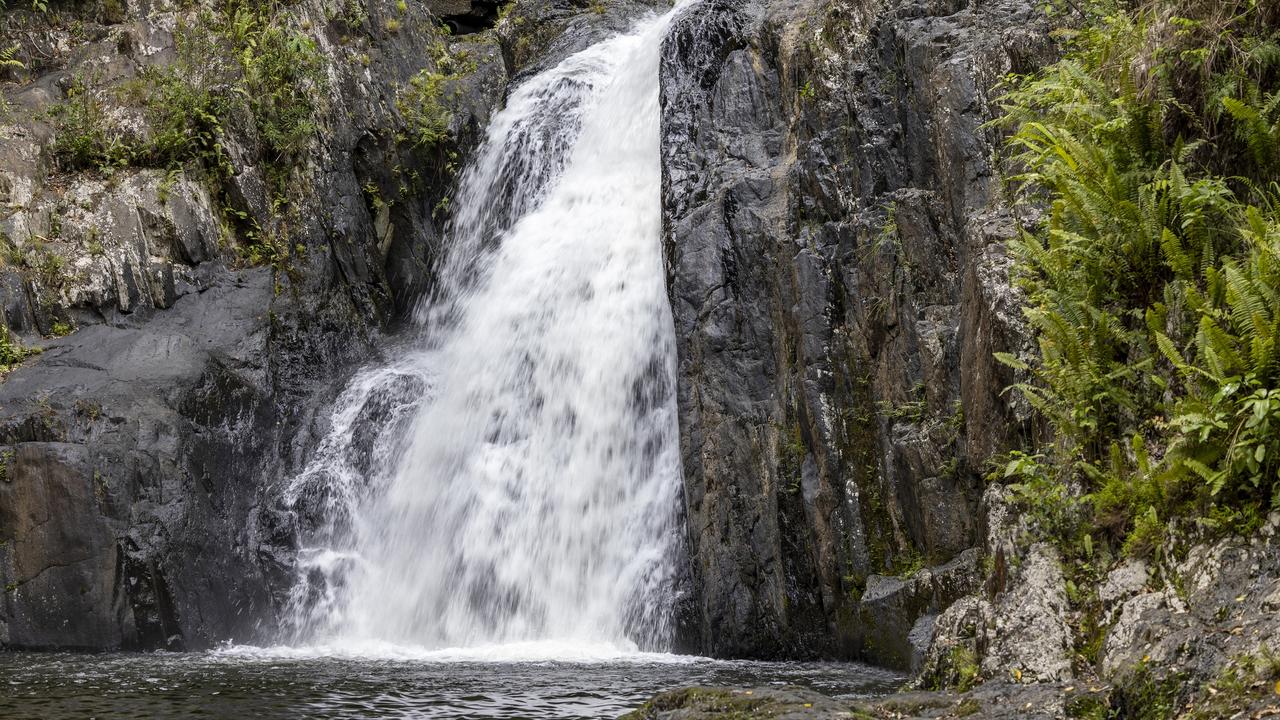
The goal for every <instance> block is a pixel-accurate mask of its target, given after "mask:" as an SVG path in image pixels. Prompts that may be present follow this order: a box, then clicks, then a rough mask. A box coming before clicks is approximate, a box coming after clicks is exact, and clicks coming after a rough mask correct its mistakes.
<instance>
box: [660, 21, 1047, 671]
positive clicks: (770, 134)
mask: <svg viewBox="0 0 1280 720" xmlns="http://www.w3.org/2000/svg"><path fill="white" fill-rule="evenodd" d="M1040 18H1041V15H1040V14H1039V13H1038V12H1037V11H1036V9H1035V8H1034V6H1033V4H1032V3H1029V2H1024V1H1021V0H971V1H969V2H966V1H965V0H952V1H950V2H910V1H894V0H889V1H886V2H874V1H872V0H843V1H839V2H834V3H816V2H806V1H805V0H798V1H797V2H788V3H760V2H746V3H743V2H729V1H728V0H706V1H705V2H703V3H701V4H700V5H698V6H697V7H696V8H695V9H694V10H692V11H690V12H688V13H685V15H684V16H683V18H682V19H680V20H679V21H678V22H677V24H676V26H675V27H674V28H673V30H672V33H671V35H670V36H669V37H668V39H667V42H666V45H665V47H664V58H663V63H662V70H661V73H662V88H663V90H662V102H663V134H662V143H663V147H662V150H663V172H664V187H663V202H664V214H665V217H664V221H665V233H666V240H665V242H666V256H667V263H668V284H669V292H670V296H671V302H672V306H673V310H674V316H675V322H676V334H677V338H678V342H679V348H678V353H679V407H680V420H681V434H682V448H683V457H684V466H685V475H686V480H685V482H686V506H687V520H688V529H689V556H690V579H689V588H690V594H689V598H688V603H687V604H686V610H687V613H686V617H685V618H684V622H685V624H686V627H687V628H688V630H689V633H688V635H689V642H690V644H691V645H693V646H696V647H697V648H698V649H700V650H701V651H703V652H710V653H715V654H726V655H744V656H762V657H770V656H797V655H799V656H811V655H840V656H848V655H862V656H864V657H868V658H870V659H873V660H881V661H883V662H888V663H891V664H898V665H904V664H907V662H908V661H907V660H906V658H909V657H912V656H913V655H914V656H916V657H917V658H918V655H919V653H918V652H915V653H912V652H911V651H910V649H909V648H907V647H906V644H907V642H908V639H907V638H905V637H904V638H900V639H899V640H896V641H894V640H892V639H885V638H883V637H878V636H877V637H875V638H873V637H872V636H871V634H869V629H870V628H873V627H875V626H878V625H885V624H896V626H899V627H902V628H904V629H909V628H912V627H914V626H915V625H916V624H917V620H918V619H919V616H921V615H927V614H928V613H931V612H936V611H937V610H938V609H940V607H939V606H940V605H943V604H945V603H947V602H950V600H952V599H954V598H955V597H958V596H959V595H961V594H963V593H964V592H966V591H967V590H968V589H969V588H968V587H961V585H964V583H959V584H958V585H956V586H955V587H951V584H947V587H950V588H951V589H950V590H949V591H948V592H946V593H943V595H945V597H933V596H932V595H930V596H928V598H929V599H928V600H925V601H922V600H920V599H913V600H910V601H897V600H893V601H890V600H887V599H886V597H885V596H884V595H885V592H887V591H886V590H885V588H889V587H893V588H901V590H895V592H897V591H900V592H911V590H910V589H911V588H930V590H929V592H933V590H932V589H931V588H933V587H934V584H933V583H929V582H920V581H919V580H918V579H917V581H913V582H904V583H897V584H889V585H886V584H885V583H884V582H883V578H873V576H882V575H897V574H907V571H909V570H914V569H915V568H917V567H919V566H921V565H923V564H940V563H944V562H946V561H948V560H951V559H952V558H954V557H956V556H957V555H959V554H960V553H961V552H962V551H964V550H965V549H966V548H969V547H972V546H975V545H977V544H978V530H979V528H977V527H976V518H977V516H978V513H977V506H978V501H979V495H980V488H981V483H980V481H979V473H980V472H981V471H982V469H983V466H984V463H985V462H986V461H987V459H988V457H989V456H990V455H991V453H993V452H994V451H996V450H998V449H1000V448H1001V447H1002V446H1004V445H1005V444H1007V443H1008V442H1009V441H1010V440H1011V439H1012V438H1014V437H1016V435H1017V433H1019V432H1020V428H1021V427H1022V426H1023V424H1024V421H1025V412H1024V411H1023V409H1021V408H1019V407H1016V406H1014V405H1012V404H1011V402H1012V400H1011V399H1010V398H1008V397H1006V396H1002V395H1001V390H1002V389H1003V388H1004V387H1005V386H1007V385H1008V384H1010V383H1011V382H1012V381H1013V378H1012V377H1010V376H1009V375H1008V374H1007V373H1006V371H1005V370H1004V369H1003V368H1001V367H1000V366H999V365H997V364H996V362H995V361H994V359H993V358H992V353H993V352H995V351H998V350H1017V349H1018V348H1019V347H1020V346H1021V344H1022V343H1023V342H1025V340H1024V339H1023V334H1022V330H1021V327H1020V324H1019V322H1020V316H1019V310H1018V297H1017V295H1016V292H1015V291H1014V290H1013V289H1012V288H1011V287H1010V285H1009V281H1008V277H1007V271H1006V267H1007V263H1006V260H1005V258H1004V255H1003V242H1004V240H1005V239H1007V238H1008V237H1010V236H1011V235H1012V233H1014V232H1015V224H1014V222H1013V220H1012V218H1011V216H1010V213H1009V211H1008V209H1007V208H1006V207H1005V206H1004V205H1003V203H1002V200H1001V195H1000V184H999V180H998V179H997V177H996V176H995V173H994V172H993V168H992V166H991V163H992V158H993V157H994V152H995V144H996V143H998V142H999V138H998V137H996V136H995V133H994V131H991V130H988V129H985V128H984V127H983V124H984V123H985V122H986V121H988V120H990V119H991V118H992V117H993V115H994V113H995V109H994V108H993V107H992V102H993V97H992V88H993V87H994V86H995V85H996V84H997V82H998V81H999V79H1000V78H1001V77H1002V76H1003V75H1004V74H1005V73H1007V72H1010V71H1014V70H1021V71H1025V70H1027V69H1029V68H1030V67H1034V65H1035V64H1037V63H1038V62H1039V61H1040V59H1041V58H1043V57H1045V56H1046V55H1048V53H1049V52H1050V50H1051V49H1050V48H1048V47H1047V41H1046V40H1045V39H1044V38H1045V34H1044V31H1043V28H1041V27H1040V26H1039V23H1040V22H1041V19H1040ZM960 576H963V577H970V578H976V577H977V573H976V572H966V573H961V575H960ZM869 579H872V580H874V582H873V584H874V585H876V591H875V593H873V595H874V601H871V600H868V601H867V602H863V593H864V592H867V591H868V590H869V589H870V588H869V587H868V580H869ZM882 608H898V610H893V612H896V613H898V614H901V613H902V612H909V614H910V616H908V617H893V618H887V617H881V616H877V613H879V612H881V609H882ZM902 608H909V611H908V610H902ZM890 621H891V622H890ZM916 634H920V633H919V632H917V633H916Z"/></svg>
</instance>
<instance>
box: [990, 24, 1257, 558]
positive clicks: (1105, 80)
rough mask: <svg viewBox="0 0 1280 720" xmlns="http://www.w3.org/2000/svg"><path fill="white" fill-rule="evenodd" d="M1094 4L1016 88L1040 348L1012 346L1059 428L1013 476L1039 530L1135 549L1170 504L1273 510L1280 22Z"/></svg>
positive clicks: (1011, 114) (1230, 516)
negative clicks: (1070, 36) (1050, 61)
mask: <svg viewBox="0 0 1280 720" xmlns="http://www.w3.org/2000/svg"><path fill="white" fill-rule="evenodd" d="M1090 7H1091V8H1092V9H1093V10H1094V14H1093V15H1092V16H1091V17H1089V18H1088V19H1087V20H1086V23H1085V26H1084V28H1083V29H1082V30H1079V31H1078V33H1077V34H1076V35H1075V37H1074V40H1073V42H1072V45H1071V48H1072V49H1071V51H1070V52H1069V53H1068V54H1067V56H1066V57H1065V58H1064V59H1063V60H1062V61H1060V62H1058V63H1056V64H1054V65H1053V66H1051V67H1049V68H1047V69H1046V70H1044V71H1043V72H1041V73H1040V74H1038V75H1035V76H1033V77H1025V78H1012V79H1011V80H1010V89H1009V92H1008V93H1007V95H1006V96H1005V103H1004V104H1005V108H1006V110H1007V116H1006V118H1004V120H1002V123H1003V124H1005V125H1007V126H1008V127H1010V128H1012V130H1013V135H1012V137H1011V139H1010V147H1011V148H1012V151H1013V152H1012V158H1011V159H1012V161H1013V165H1014V166H1016V167H1018V168H1020V174H1019V175H1017V177H1016V178H1015V180H1016V182H1017V183H1018V186H1019V190H1020V192H1021V193H1022V194H1023V195H1024V197H1025V199H1026V200H1028V201H1030V202H1037V203H1040V204H1042V205H1043V206H1044V207H1045V209H1046V212H1045V215H1044V218H1043V222H1042V223H1040V225H1039V226H1038V227H1035V228H1031V229H1028V231H1027V232H1025V233H1024V234H1023V235H1022V237H1020V238H1018V239H1017V240H1015V241H1014V242H1013V243H1012V244H1011V250H1012V253H1013V255H1014V256H1015V258H1016V259H1017V261H1018V277H1019V281H1020V283H1021V284H1022V286H1023V287H1024V289H1025V290H1026V291H1027V294H1028V297H1029V301H1030V302H1029V306H1028V307H1027V309H1026V316H1027V319H1028V320H1029V322H1030V324H1031V325H1032V327H1033V328H1034V329H1035V331H1036V334H1037V340H1038V350H1039V352H1038V356H1037V357H1036V358H1034V359H1033V361H1031V362H1029V363H1028V362H1026V361H1025V359H1019V358H1014V357H1012V356H1009V355H1001V356H1000V359H1001V360H1002V361H1004V362H1006V363H1007V364H1010V365H1013V366H1015V367H1019V368H1021V369H1026V370H1029V371H1030V373H1031V375H1032V376H1033V378H1034V381H1033V382H1030V383H1026V384H1024V385H1021V386H1019V389H1020V390H1021V391H1022V392H1023V393H1025V395H1026V396H1027V398H1028V399H1029V400H1030V401H1031V403H1032V404H1033V405H1034V406H1035V407H1036V408H1037V409H1038V410H1039V411H1040V412H1041V414H1042V416H1043V418H1044V419H1045V421H1046V422H1047V424H1048V425H1049V428H1048V432H1047V433H1046V437H1051V438H1053V439H1054V442H1053V445H1052V447H1048V448H1043V449H1041V451H1040V454H1039V455H1037V456H1026V455H1022V456H1017V457H1013V458H1012V459H1011V460H1010V461H1009V462H1008V464H1007V466H1006V467H1005V475H1006V476H1008V477H1011V478H1016V479H1018V480H1019V482H1018V484H1017V488H1018V490H1019V491H1020V492H1022V493H1023V495H1024V499H1025V500H1026V501H1027V502H1028V504H1030V505H1033V506H1036V507H1037V508H1038V510H1037V513H1038V517H1039V518H1040V520H1041V521H1042V525H1044V526H1046V527H1045V529H1046V530H1047V531H1049V532H1051V533H1053V534H1058V535H1062V536H1065V537H1071V538H1073V539H1074V538H1076V537H1078V536H1079V533H1080V532H1081V531H1083V532H1085V533H1086V535H1088V534H1091V533H1093V532H1095V531H1098V530H1100V531H1104V535H1109V536H1110V537H1111V538H1113V539H1115V540H1118V541H1123V543H1122V544H1123V548H1124V550H1126V551H1127V552H1130V553H1134V554H1142V553H1147V552H1150V551H1152V550H1155V549H1158V547H1159V544H1160V541H1161V538H1162V537H1163V534H1164V527H1165V524H1166V523H1167V522H1168V520H1169V519H1170V517H1171V514H1174V513H1194V514H1196V515H1197V516H1199V517H1201V519H1202V522H1204V523H1205V524H1209V525H1214V524H1220V523H1222V522H1230V523H1231V524H1232V525H1233V526H1235V527H1245V528H1247V527H1249V526H1251V525H1252V524H1254V523H1256V522H1257V519H1258V518H1259V517H1260V514H1261V513H1262V512H1263V511H1264V510H1265V509H1266V508H1267V507H1268V506H1280V348H1277V343H1278V342H1280V186H1276V185H1274V184H1270V183H1269V182H1268V181H1269V179H1271V178H1274V177H1276V176H1277V174H1278V173H1280V91H1278V90H1276V80H1277V77H1278V74H1277V71H1278V70H1280V43H1277V38H1280V16H1277V14H1275V13H1273V12H1272V11H1271V10H1270V9H1268V6H1265V5H1264V4H1263V3H1258V2H1254V1H1253V0H1236V1H1235V2H1213V3H1208V2H1202V1H1201V0H1149V1H1148V2H1145V3H1141V4H1138V5H1136V6H1132V5H1128V4H1122V3H1114V2H1097V3H1094V4H1093V5H1091V6H1090ZM1232 166H1234V167H1235V168H1236V169H1237V170H1245V171H1247V173H1248V174H1247V175H1246V176H1242V177H1237V176H1226V175H1225V174H1223V173H1222V172H1221V169H1222V168H1224V167H1232ZM1069 487H1078V488H1080V489H1082V490H1083V497H1081V493H1079V492H1075V491H1074V490H1068V488H1069ZM1090 513H1091V515H1092V516H1091V519H1092V521H1093V522H1092V523H1090V524H1089V525H1088V526H1086V527H1084V528H1083V529H1082V528H1081V527H1079V523H1080V522H1082V521H1084V520H1087V519H1090ZM1090 527H1092V528H1094V529H1093V530H1090V529H1089V528H1090ZM1091 539H1092V538H1090V540H1091Z"/></svg>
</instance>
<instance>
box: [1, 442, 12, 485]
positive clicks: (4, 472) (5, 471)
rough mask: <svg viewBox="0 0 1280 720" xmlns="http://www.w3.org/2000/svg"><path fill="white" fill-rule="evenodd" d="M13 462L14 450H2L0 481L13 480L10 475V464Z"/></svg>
mask: <svg viewBox="0 0 1280 720" xmlns="http://www.w3.org/2000/svg"><path fill="white" fill-rule="evenodd" d="M12 462H13V451H12V450H5V451H3V452H0V482H12V480H11V478H10V477H9V464H10V463H12Z"/></svg>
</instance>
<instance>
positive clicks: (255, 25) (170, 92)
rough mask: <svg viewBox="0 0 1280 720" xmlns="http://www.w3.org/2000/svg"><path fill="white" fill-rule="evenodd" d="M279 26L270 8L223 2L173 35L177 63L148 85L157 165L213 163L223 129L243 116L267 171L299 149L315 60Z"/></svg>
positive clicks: (305, 44) (306, 127)
mask: <svg viewBox="0 0 1280 720" xmlns="http://www.w3.org/2000/svg"><path fill="white" fill-rule="evenodd" d="M284 20H285V18H283V17H282V16H280V15H279V13H278V11H277V9H276V7H275V6H274V5H271V4H265V5H263V4H256V3H247V2H245V3H238V2H229V3H227V4H226V5H224V6H223V7H222V8H221V9H220V10H219V11H212V10H203V11H201V13H200V14H199V15H197V17H196V21H195V22H194V23H192V24H190V25H188V26H185V27H183V28H182V29H181V31H180V32H179V34H178V37H177V46H178V56H179V57H178V61H177V62H176V63H174V64H173V65H171V66H169V67H167V68H165V69H164V70H162V71H160V72H158V73H155V74H153V75H152V76H150V77H149V78H148V82H149V84H150V86H151V88H152V90H153V95H152V99H151V101H150V102H148V110H149V112H150V114H151V118H152V122H153V124H154V125H155V126H156V131H157V139H156V154H157V159H158V160H161V161H178V162H182V161H186V160H204V161H206V162H208V161H210V160H218V159H220V157H221V150H220V148H219V147H218V145H217V143H218V136H219V135H220V134H221V131H222V128H223V126H225V125H227V124H229V123H232V122H235V121H236V120H237V119H238V118H240V117H243V116H246V115H247V116H248V117H250V118H252V122H253V125H254V127H255V129H256V130H257V134H258V136H259V138H260V139H261V141H262V143H263V146H264V148H263V149H264V150H265V151H266V152H267V153H268V160H269V161H270V162H271V163H272V164H273V165H281V164H283V163H285V162H286V161H287V160H290V159H293V158H295V157H296V156H297V155H299V154H300V153H301V152H302V151H303V150H304V149H305V148H306V145H307V143H308V142H309V141H310V139H311V137H312V136H313V135H314V134H315V131H316V125H315V121H314V116H315V111H316V108H317V105H318V103H319V97H320V94H321V91H322V90H323V86H324V74H323V61H322V57H321V55H320V52H319V50H318V49H317V47H316V44H315V41H314V40H312V39H311V38H310V37H308V36H306V35H304V34H302V33H300V32H296V31H294V30H291V29H288V28H287V27H286V26H285V25H284V24H283V23H284ZM183 138H187V139H188V141H187V142H186V143H184V142H183Z"/></svg>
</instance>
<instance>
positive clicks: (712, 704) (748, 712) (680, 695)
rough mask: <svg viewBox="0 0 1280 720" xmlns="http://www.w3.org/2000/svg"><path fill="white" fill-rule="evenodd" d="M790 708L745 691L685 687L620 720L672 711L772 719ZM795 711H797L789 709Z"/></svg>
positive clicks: (651, 718) (733, 719)
mask: <svg viewBox="0 0 1280 720" xmlns="http://www.w3.org/2000/svg"><path fill="white" fill-rule="evenodd" d="M787 709H789V708H788V706H786V705H783V704H780V703H778V702H777V701H775V700H772V699H766V698H759V697H755V696H753V695H751V694H747V693H745V692H740V691H735V690H724V689H719V688H697V687H695V688H685V689H682V690H674V691H671V692H665V693H662V694H660V695H658V696H657V697H655V698H653V699H652V700H650V701H648V702H646V703H645V704H644V705H642V706H640V707H639V708H638V709H636V710H633V711H632V712H629V713H627V714H626V715H623V716H622V719H621V720H656V719H657V718H660V717H666V716H667V714H668V713H671V712H673V711H681V710H683V711H686V712H695V713H712V714H714V715H715V717H716V718H723V719H724V720H749V719H750V718H771V717H775V716H776V715H777V714H779V713H780V712H782V711H784V710H787ZM790 709H792V710H798V709H799V708H790Z"/></svg>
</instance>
